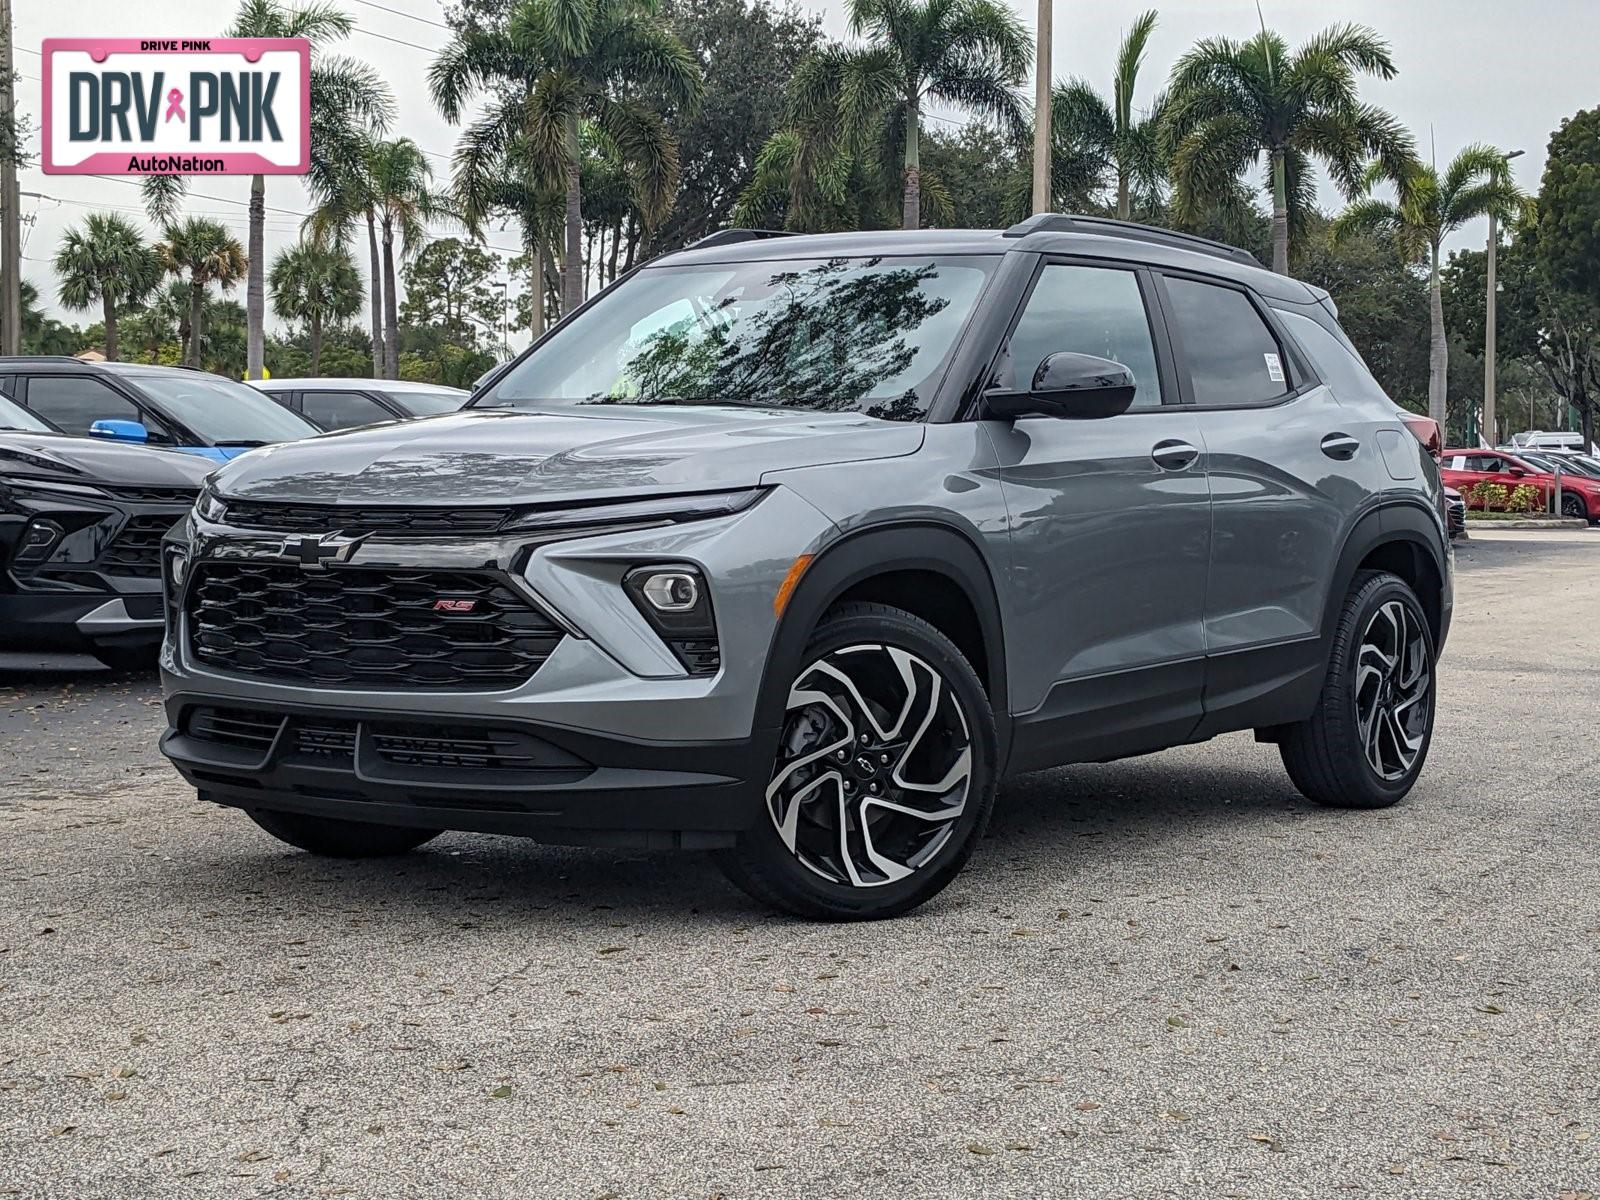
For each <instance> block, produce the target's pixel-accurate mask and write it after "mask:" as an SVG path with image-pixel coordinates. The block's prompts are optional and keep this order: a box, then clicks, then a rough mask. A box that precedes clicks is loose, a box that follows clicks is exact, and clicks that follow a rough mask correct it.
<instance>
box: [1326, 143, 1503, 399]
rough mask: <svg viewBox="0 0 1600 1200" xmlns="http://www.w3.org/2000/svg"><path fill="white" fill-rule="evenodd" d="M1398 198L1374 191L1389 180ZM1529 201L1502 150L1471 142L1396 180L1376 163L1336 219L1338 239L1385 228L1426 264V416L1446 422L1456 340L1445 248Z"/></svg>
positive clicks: (1415, 259) (1407, 253)
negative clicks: (1449, 314)
mask: <svg viewBox="0 0 1600 1200" xmlns="http://www.w3.org/2000/svg"><path fill="white" fill-rule="evenodd" d="M1385 179H1387V180H1389V181H1390V182H1393V183H1394V185H1395V191H1396V196H1397V198H1396V199H1395V200H1393V201H1390V200H1381V199H1379V198H1377V197H1375V196H1372V195H1369V194H1367V193H1369V192H1370V191H1371V189H1372V188H1373V187H1375V186H1376V185H1377V184H1378V183H1379V182H1381V181H1383V180H1385ZM1522 203H1523V194H1522V192H1521V190H1519V189H1518V187H1517V185H1516V184H1515V183H1514V182H1513V181H1512V178H1511V167H1510V165H1509V164H1508V163H1507V162H1506V156H1505V154H1504V153H1503V152H1501V151H1499V150H1497V149H1495V148H1494V147H1493V146H1485V145H1482V144H1481V143H1477V144H1473V145H1471V146H1467V147H1466V148H1465V149H1463V150H1462V151H1461V153H1460V154H1457V155H1456V157H1455V159H1454V161H1452V162H1451V163H1450V165H1449V166H1448V167H1446V168H1445V170H1444V174H1443V175H1441V174H1440V173H1439V170H1438V168H1437V167H1434V166H1431V165H1430V166H1424V165H1423V164H1421V163H1412V164H1411V166H1410V169H1409V170H1407V171H1405V172H1404V173H1403V174H1401V175H1400V176H1399V177H1398V178H1396V177H1394V176H1392V175H1390V174H1389V173H1388V171H1387V170H1386V169H1385V168H1384V166H1383V164H1381V163H1373V164H1372V166H1371V167H1370V168H1369V169H1368V171H1367V174H1366V175H1365V176H1364V177H1363V180H1362V195H1361V196H1360V197H1359V198H1358V199H1356V200H1355V201H1353V202H1352V203H1351V204H1350V205H1349V207H1347V208H1346V209H1345V210H1344V212H1343V213H1341V214H1340V215H1339V217H1338V219H1337V220H1335V221H1334V223H1333V228H1332V233H1333V236H1334V237H1335V238H1340V237H1346V236H1348V235H1350V234H1352V233H1358V232H1364V233H1386V234H1389V235H1390V236H1392V237H1393V238H1394V239H1395V243H1396V245H1397V246H1398V247H1399V249H1400V253H1401V254H1402V255H1403V256H1404V257H1405V259H1406V260H1407V261H1409V262H1424V261H1425V262H1426V263H1427V264H1428V276H1429V288H1428V308H1429V313H1430V317H1431V323H1432V331H1431V332H1432V336H1431V338H1430V341H1429V349H1428V415H1429V416H1430V417H1432V418H1433V419H1434V420H1435V421H1437V422H1439V427H1440V428H1441V429H1442V428H1444V423H1445V415H1446V409H1447V404H1446V399H1447V397H1446V392H1447V390H1448V386H1449V376H1448V371H1449V365H1450V346H1449V343H1448V341H1447V340H1446V338H1445V332H1444V290H1443V288H1442V287H1441V286H1440V281H1439V265H1440V264H1439V256H1440V246H1441V245H1442V243H1443V242H1444V239H1445V238H1447V237H1449V236H1450V234H1451V233H1453V232H1454V231H1455V230H1457V229H1459V228H1460V227H1461V226H1462V225H1464V224H1466V223H1467V222H1468V221H1471V220H1475V219H1476V218H1478V217H1487V216H1489V215H1490V214H1491V213H1492V214H1494V216H1496V217H1497V218H1499V219H1501V220H1509V219H1510V218H1511V216H1512V215H1513V214H1514V213H1515V212H1516V211H1517V209H1518V208H1519V207H1520V206H1521V205H1522Z"/></svg>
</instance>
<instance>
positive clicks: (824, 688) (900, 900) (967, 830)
mask: <svg viewBox="0 0 1600 1200" xmlns="http://www.w3.org/2000/svg"><path fill="white" fill-rule="evenodd" d="M841 664H842V666H841ZM845 668H847V669H848V674H846V673H845ZM841 679H844V680H846V681H847V682H848V685H849V686H846V683H842V682H841ZM908 680H909V681H910V683H909V685H908V682H907V681H908ZM774 686H779V687H782V688H783V689H784V701H785V712H786V715H785V721H784V731H783V735H782V737H781V738H780V740H779V745H778V747H777V758H776V761H775V762H774V765H773V773H772V777H771V779H770V780H769V781H768V783H767V785H766V787H765V788H764V789H763V804H762V808H763V811H762V813H761V815H760V816H759V817H758V818H757V819H756V823H755V824H754V825H752V826H751V828H750V829H749V830H748V831H747V832H745V833H744V834H743V835H742V836H741V838H740V840H739V843H738V845H737V846H736V847H734V848H733V849H731V850H725V851H721V852H719V854H718V855H717V860H718V863H719V865H720V866H721V867H722V869H723V871H724V872H725V873H726V874H727V876H728V878H729V879H731V880H732V881H733V883H734V884H735V885H737V886H738V887H739V888H741V889H742V890H743V891H745V892H746V893H747V894H749V895H750V896H751V897H753V898H754V899H756V900H758V901H760V902H762V903H763V904H767V905H770V906H771V907H773V908H777V909H781V910H782V911H784V912H788V913H792V914H794V915H796V916H800V917H806V918H810V919H812V920H820V921H865V920H878V919H881V918H884V917H894V916H898V915H900V914H901V913H905V912H909V911H910V910H911V909H913V908H916V907H917V906H918V905H919V904H922V903H924V902H925V901H927V900H928V899H930V898H931V897H933V896H934V895H936V894H937V893H938V892H939V891H941V890H942V889H943V888H944V887H945V886H946V885H947V884H948V883H949V882H950V881H951V880H952V879H954V878H955V876H956V873H957V872H959V871H960V870H961V868H962V867H963V866H964V865H965V864H966V861H967V859H968V857H969V856H970V855H971V854H972V851H973V849H974V848H975V847H976V845H977V843H978V840H979V838H981V837H982V836H983V831H984V829H985V828H986V827H987V825H988V823H989V814H990V812H991V811H992V810H993V808H994V796H995V785H996V759H997V752H996V743H995V727H994V713H993V710H992V709H991V708H990V705H989V698H988V696H987V695H986V694H985V692H984V690H983V685H982V684H981V683H980V682H979V681H978V676H977V675H976V673H975V672H974V671H973V669H972V666H971V665H970V664H969V663H968V662H967V660H966V659H965V658H964V657H962V654H961V651H959V650H958V649H956V647H955V645H954V643H952V642H951V641H950V639H949V638H947V637H945V635H944V634H942V633H940V632H939V631H938V630H937V629H935V628H934V627H933V626H932V625H930V624H928V623H927V622H926V621H924V620H922V619H921V618H919V617H915V616H913V615H911V614H910V613H908V612H904V611H902V610H900V609H897V608H890V607H889V606H887V605H883V604H859V603H858V604H845V605H840V606H839V607H837V608H835V609H832V610H831V611H829V612H828V613H827V614H826V615H825V616H824V617H823V619H822V621H821V622H820V624H819V625H818V626H817V629H816V631H815V632H814V633H813V634H812V636H811V640H810V641H809V642H808V643H807V645H806V649H805V653H804V656H803V657H802V659H801V666H800V670H799V673H798V674H797V675H796V676H795V677H794V678H793V679H782V680H781V681H778V682H777V683H776V684H775V685H774ZM852 689H853V691H854V695H853V696H852ZM908 731H909V732H908ZM863 738H864V739H866V741H865V742H863V740H862V739H863ZM841 754H845V755H846V757H845V758H844V759H843V760H841V759H840V757H839V756H840V755H841ZM875 797H878V798H881V800H875ZM893 806H898V807H893ZM906 809H915V810H917V813H916V814H912V813H908V812H907V811H905V810H906ZM841 828H842V830H843V833H844V836H843V837H842V838H841V837H840V836H839V833H840V830H841Z"/></svg>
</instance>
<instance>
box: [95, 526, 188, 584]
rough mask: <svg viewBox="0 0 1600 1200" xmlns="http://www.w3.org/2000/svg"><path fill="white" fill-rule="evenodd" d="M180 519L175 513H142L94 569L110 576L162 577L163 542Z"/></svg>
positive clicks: (102, 553)
mask: <svg viewBox="0 0 1600 1200" xmlns="http://www.w3.org/2000/svg"><path fill="white" fill-rule="evenodd" d="M180 519H181V517H180V516H179V515H178V514H175V513H143V514H140V515H138V516H132V517H129V518H128V520H127V523H126V524H124V525H123V527H122V529H121V530H120V531H119V532H118V533H117V536H116V537H115V538H114V539H113V540H112V542H111V544H110V545H109V546H107V547H106V548H105V549H104V550H103V551H101V553H100V557H99V559H98V560H97V561H96V563H95V566H96V567H98V568H99V569H100V570H102V571H104V572H106V574H108V575H132V576H135V577H137V578H140V579H155V578H156V577H157V576H159V575H160V574H161V539H162V538H164V537H166V535H167V531H168V530H169V529H171V528H172V526H173V525H174V524H175V523H176V522H178V521H179V520H180Z"/></svg>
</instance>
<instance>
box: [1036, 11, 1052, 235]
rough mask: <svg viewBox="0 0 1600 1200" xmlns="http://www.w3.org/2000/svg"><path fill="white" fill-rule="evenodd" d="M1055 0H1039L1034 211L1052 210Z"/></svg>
mask: <svg viewBox="0 0 1600 1200" xmlns="http://www.w3.org/2000/svg"><path fill="white" fill-rule="evenodd" d="M1054 3H1055V0H1039V41H1038V47H1037V49H1036V50H1035V51H1034V67H1035V77H1034V89H1033V211H1034V212H1036V213H1042V212H1049V211H1050V25H1051V19H1050V18H1051V11H1050V10H1051V8H1052V6H1053V5H1054Z"/></svg>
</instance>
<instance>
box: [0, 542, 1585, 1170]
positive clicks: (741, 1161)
mask: <svg viewBox="0 0 1600 1200" xmlns="http://www.w3.org/2000/svg"><path fill="white" fill-rule="evenodd" d="M1458 565H1459V572H1460V573H1459V576H1458V600H1457V615H1456V623H1455V629H1454V632H1453V634H1452V636H1451V639H1450V644H1449V646H1448V649H1447V653H1446V656H1445V660H1444V662H1443V663H1442V664H1441V666H1440V689H1441V691H1440V704H1439V722H1438V732H1437V735H1436V737H1435V740H1434V744H1433V750H1432V754H1431V757H1430V761H1429V763H1428V766H1427V769H1426V771H1425V773H1424V776H1423V778H1422V781H1421V783H1420V784H1419V786H1418V787H1417V789H1416V791H1415V792H1414V793H1413V795H1412V796H1411V797H1410V798H1409V800H1408V801H1407V802H1405V803H1404V804H1402V805H1400V806H1399V807H1396V808H1394V809H1390V810H1387V811H1384V812H1377V813H1359V812H1331V811H1324V810H1321V809H1318V808H1315V807H1313V806H1312V805H1310V804H1308V803H1307V802H1305V801H1303V800H1302V799H1300V797H1299V796H1298V795H1297V794H1296V793H1295V792H1294V791H1293V789H1292V788H1291V787H1290V785H1289V782H1288V780H1287V778H1286V776H1285V775H1284V773H1283V771H1282V769H1281V767H1280V765H1279V763H1278V759H1277V754H1276V751H1275V749H1273V748H1272V747H1270V746H1261V745H1257V744H1255V743H1254V742H1253V741H1252V740H1251V738H1250V737H1249V735H1248V734H1244V735H1232V736H1228V737H1224V738H1219V739H1217V740H1215V741H1213V742H1210V743H1208V744H1205V745H1200V746H1193V747H1186V748H1182V749H1178V750H1172V751H1168V752H1166V753H1163V754H1160V755H1155V756H1151V757H1148V758H1144V759H1137V760H1131V761H1126V762H1121V763H1113V764H1108V765H1102V766H1084V767H1072V768H1066V769H1062V770H1057V771H1051V772H1047V773H1044V774H1040V775H1037V776H1032V777H1028V778H1026V779H1023V780H1020V781H1017V782H1015V783H1013V784H1012V785H1010V786H1008V787H1007V788H1006V789H1005V790H1004V792H1003V794H1002V796H1001V798H1000V802H999V806H998V810H997V814H996V818H995V821H994V824H993V828H992V831H991V833H990V835H989V836H988V838H987V839H986V841H985V843H984V844H983V846H982V847H981V848H980V850H979V852H978V854H977V855H976V856H975V858H974V860H973V862H972V864H971V865H970V866H969V868H968V869H967V871H966V872H965V873H964V874H963V875H962V876H961V877H960V878H959V879H957V880H956V882H955V883H954V884H953V885H952V886H951V887H950V888H949V889H948V890H947V891H946V892H945V893H943V895H942V896H941V897H940V898H939V899H937V900H936V901H935V902H933V903H932V904H930V905H928V906H927V907H925V908H923V909H922V910H920V911H918V912H917V913H915V914H913V915H911V916H909V917H906V918H903V919H900V920H897V921H892V922H885V923H879V924H873V925H854V926H820V925H809V924H805V923H801V922H797V921H793V920H789V919H786V918H783V917H779V916H774V915H772V914H770V913H768V912H766V911H765V910H763V909H761V908H759V907H757V906H756V905H754V904H753V903H752V902H750V901H748V900H746V899H745V898H744V897H743V896H742V895H741V894H740V893H738V892H737V891H735V890H734V889H733V888H732V887H731V886H729V885H728V884H726V883H725V882H724V881H723V880H722V878H721V876H720V875H719V874H718V873H717V871H716V870H715V868H714V867H713V866H712V864H711V863H710V862H709V861H707V860H705V859H704V858H702V857H699V856H694V855H651V854H642V853H641V854H633V853H620V852H616V851H594V850H570V849H560V848H549V847H541V846H537V845H534V844H531V843H527V842H522V841H517V840H511V839H496V838H490V837H478V836H466V835H449V836H446V837H442V838H440V839H438V840H437V841H435V842H433V843H431V844H430V845H429V846H427V847H426V848H424V849H423V850H421V851H419V852H417V853H415V854H413V855H410V856H408V857H406V858H403V859H398V860H391V861H387V862H372V863H359V864H343V863H335V862H328V861H319V860H317V859H314V858H311V857H308V856H305V855H301V854H297V853H293V852H291V851H289V850H287V849H286V848H284V847H282V846H280V845H278V844H277V843H275V842H273V841H272V840H271V839H269V838H268V837H267V836H266V835H265V834H263V833H260V832H259V831H257V830H256V829H255V828H254V826H252V825H251V824H250V823H249V822H248V821H247V820H246V819H245V818H244V817H243V816H242V815H241V814H239V813H236V812H233V811H230V810H224V809H220V808H216V807H213V806H211V805H209V804H202V803H200V802H198V801H197V800H196V799H195V797H194V795H193V793H192V792H191V791H190V790H188V789H187V788H186V787H185V786H184V785H183V784H182V782H181V781H180V780H179V778H178V777H177V776H176V774H175V773H173V772H172V771H171V770H170V769H169V768H168V767H167V766H166V765H165V763H164V761H163V760H162V759H161V758H160V756H159V755H158V754H157V753H156V751H155V748H154V747H155V738H156V735H157V734H158V732H159V730H160V728H161V727H162V719H161V712H160V708H159V705H158V702H157V696H156V683H155V679H154V677H153V676H146V677H131V678H129V677H117V676H113V675H111V674H109V673H108V672H105V671H103V670H100V669H99V668H98V667H97V666H96V665H95V664H94V663H92V661H90V660H62V659H48V660H47V659H38V660H32V659H25V658H20V657H16V656H13V657H9V658H0V1194H3V1195H21V1196H29V1197H35V1196H39V1197H45V1196H49V1197H55V1196H60V1197H72V1198H74V1200H76V1198H80V1197H82V1198H89V1197H166V1196H174V1197H246V1196H249V1197H254V1196H296V1197H298V1196H357V1197H367V1196H372V1197H457V1196H460V1197H468V1196H470V1197H500V1196H505V1197H545V1196H549V1197H587V1198H595V1197H604V1196H609V1197H619V1198H620V1197H629V1198H632V1197H640V1198H647V1200H656V1198H663V1197H699V1198H707V1197H723V1198H724V1200H735V1198H744V1197H784V1198H789V1197H818V1198H822V1197H844V1196H849V1197H852V1198H857V1197H878V1196H881V1197H896V1198H899V1197H937V1198H944V1197H966V1196H974V1197H976V1196H984V1197H998V1196H1029V1197H1034V1196H1051V1197H1058V1196H1059V1197H1078V1196H1082V1197H1101V1196H1137V1197H1185V1198H1187V1197H1211V1196H1219V1197H1234V1196H1237V1197H1262V1198H1272V1200H1279V1198H1290V1197H1316V1198H1318V1200H1322V1198H1326V1197H1337V1196H1360V1197H1429V1198H1434V1197H1455V1196H1473V1197H1478V1196H1489V1197H1544V1198H1548V1200H1558V1198H1563V1200H1574V1198H1581V1197H1587V1196H1589V1194H1590V1193H1591V1192H1593V1193H1596V1194H1600V1170H1597V1168H1596V1142H1597V1141H1600V1004H1597V1001H1596V990H1597V982H1596V981H1597V979H1600V870H1597V867H1596V863H1595V853H1594V847H1595V844H1596V842H1595V826H1596V817H1597V814H1600V804H1597V800H1596V783H1597V781H1600V748H1597V744H1596V739H1595V718H1596V709H1597V704H1600V533H1590V532H1587V531H1563V532H1559V533H1555V532H1551V533H1546V532H1511V531H1497V532H1492V533H1489V534H1478V535H1476V536H1475V537H1474V539H1473V540H1472V542H1470V543H1469V544H1468V545H1466V546H1464V547H1462V548H1461V550H1460V552H1459V555H1458Z"/></svg>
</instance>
